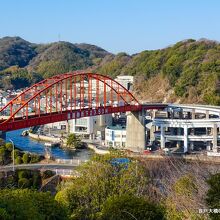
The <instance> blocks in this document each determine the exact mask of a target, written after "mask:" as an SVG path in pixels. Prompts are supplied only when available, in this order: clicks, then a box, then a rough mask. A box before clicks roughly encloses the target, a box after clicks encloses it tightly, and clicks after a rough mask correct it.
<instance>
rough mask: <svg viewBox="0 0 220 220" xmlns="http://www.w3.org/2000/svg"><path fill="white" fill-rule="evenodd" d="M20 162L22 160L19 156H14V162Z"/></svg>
mask: <svg viewBox="0 0 220 220" xmlns="http://www.w3.org/2000/svg"><path fill="white" fill-rule="evenodd" d="M21 163H22V160H21V157H20V156H17V157H16V158H15V164H21Z"/></svg>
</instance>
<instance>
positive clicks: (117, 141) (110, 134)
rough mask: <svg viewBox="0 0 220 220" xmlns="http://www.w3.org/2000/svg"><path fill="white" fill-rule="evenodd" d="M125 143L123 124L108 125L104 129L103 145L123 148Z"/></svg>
mask: <svg viewBox="0 0 220 220" xmlns="http://www.w3.org/2000/svg"><path fill="white" fill-rule="evenodd" d="M125 143H126V127H125V126H119V125H118V126H108V127H106V129H105V145H106V146H108V147H113V148H124V147H125Z"/></svg>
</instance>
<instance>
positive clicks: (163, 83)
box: [0, 37, 220, 105]
mask: <svg viewBox="0 0 220 220" xmlns="http://www.w3.org/2000/svg"><path fill="white" fill-rule="evenodd" d="M76 69H90V70H91V71H98V72H100V73H102V74H108V75H110V76H112V77H115V76H117V75H120V74H126V75H133V76H135V81H136V83H135V85H136V86H135V91H134V92H135V95H136V96H138V97H139V98H140V99H142V100H145V101H157V102H160V101H164V102H185V103H208V104H214V105H220V96H219V94H220V84H219V77H220V44H219V43H218V42H214V41H210V40H206V39H203V40H199V41H195V40H192V39H189V40H184V41H181V42H178V43H176V44H175V45H172V46H169V47H167V48H164V49H161V50H152V51H143V52H140V53H138V54H135V55H128V54H126V53H119V54H117V55H114V54H111V53H109V52H107V51H105V50H104V49H102V48H100V47H97V46H94V45H89V44H72V43H69V42H55V43H50V44H33V43H30V42H27V41H25V40H23V39H21V38H19V37H5V38H2V39H0V70H1V78H2V80H1V82H2V86H3V85H4V87H10V86H15V87H21V86H22V85H23V86H28V85H29V84H31V83H33V82H36V81H38V80H40V79H42V78H44V77H48V76H51V75H53V74H58V73H63V72H67V71H70V70H76ZM8 75H10V77H5V76H8ZM15 82H19V83H15Z"/></svg>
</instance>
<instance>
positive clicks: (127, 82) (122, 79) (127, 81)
mask: <svg viewBox="0 0 220 220" xmlns="http://www.w3.org/2000/svg"><path fill="white" fill-rule="evenodd" d="M115 81H117V82H118V83H119V84H121V85H122V86H124V87H125V88H126V89H128V90H131V88H132V85H133V83H134V77H133V76H117V78H116V79H115Z"/></svg>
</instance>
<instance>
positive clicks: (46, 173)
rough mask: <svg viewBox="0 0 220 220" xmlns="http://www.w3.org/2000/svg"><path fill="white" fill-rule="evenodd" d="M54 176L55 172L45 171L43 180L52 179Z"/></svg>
mask: <svg viewBox="0 0 220 220" xmlns="http://www.w3.org/2000/svg"><path fill="white" fill-rule="evenodd" d="M53 175H54V172H53V171H51V170H45V171H44V172H43V173H42V178H43V179H47V178H50V177H52V176H53Z"/></svg>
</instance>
